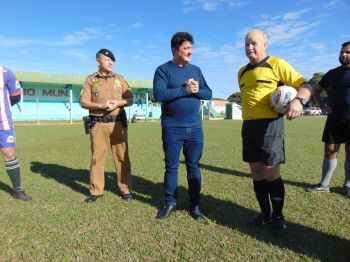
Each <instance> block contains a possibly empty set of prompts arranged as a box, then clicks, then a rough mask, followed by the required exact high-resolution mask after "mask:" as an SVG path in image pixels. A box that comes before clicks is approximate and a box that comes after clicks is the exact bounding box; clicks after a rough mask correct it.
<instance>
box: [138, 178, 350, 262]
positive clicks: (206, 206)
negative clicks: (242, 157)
mask: <svg viewBox="0 0 350 262" xmlns="http://www.w3.org/2000/svg"><path fill="white" fill-rule="evenodd" d="M242 174H244V173H242ZM133 183H134V193H135V194H136V196H137V198H136V200H137V201H142V202H145V203H147V204H150V205H152V206H155V207H157V208H160V207H161V205H162V204H163V203H164V193H163V192H164V189H163V185H162V184H161V183H154V182H152V181H149V180H146V179H144V178H143V177H140V176H135V175H134V176H133ZM178 196H179V197H178V207H179V209H180V210H181V209H187V208H188V196H187V189H185V188H184V187H179V189H178ZM201 203H202V209H203V213H204V214H205V215H206V217H207V218H208V219H210V220H211V221H213V222H215V223H216V224H220V225H223V226H226V227H229V228H232V229H233V230H237V231H239V232H241V233H243V234H246V235H249V236H250V237H252V238H255V239H257V240H259V241H262V242H265V243H270V244H272V245H275V246H278V247H280V248H284V249H289V250H292V251H293V252H296V253H300V254H302V255H306V256H310V257H313V258H315V259H318V260H321V261H348V259H347V258H349V250H350V241H349V240H346V239H342V238H339V237H337V236H334V235H330V234H327V233H324V232H320V231H317V230H315V229H313V228H309V227H306V226H304V225H301V224H299V223H291V222H288V235H287V236H286V237H284V238H275V237H272V236H271V234H270V232H269V230H268V228H255V227H252V226H250V225H249V223H248V222H249V221H251V220H252V219H253V218H254V217H256V216H257V215H258V213H257V212H256V211H254V210H251V209H248V208H245V207H243V206H240V205H239V204H237V203H233V202H231V201H226V200H221V199H218V198H215V197H213V196H211V195H203V194H202V200H201ZM154 215H156V214H154ZM170 219H171V218H170ZM193 223H196V222H193ZM247 252H249V250H247Z"/></svg>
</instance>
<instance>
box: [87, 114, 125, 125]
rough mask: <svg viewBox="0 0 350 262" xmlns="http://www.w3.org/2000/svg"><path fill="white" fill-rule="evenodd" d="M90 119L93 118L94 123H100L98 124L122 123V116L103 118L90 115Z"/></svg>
mask: <svg viewBox="0 0 350 262" xmlns="http://www.w3.org/2000/svg"><path fill="white" fill-rule="evenodd" d="M90 117H91V119H92V121H94V122H98V123H110V122H117V121H121V115H117V116H103V117H99V116H93V115H90Z"/></svg>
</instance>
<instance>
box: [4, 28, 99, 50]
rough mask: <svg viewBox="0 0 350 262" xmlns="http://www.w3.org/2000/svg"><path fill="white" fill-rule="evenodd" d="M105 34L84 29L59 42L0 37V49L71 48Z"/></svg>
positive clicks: (96, 29)
mask: <svg viewBox="0 0 350 262" xmlns="http://www.w3.org/2000/svg"><path fill="white" fill-rule="evenodd" d="M105 36H106V34H105V33H104V32H103V31H102V30H101V29H100V28H84V29H83V30H82V31H76V32H73V33H70V34H67V35H65V36H64V37H63V38H62V39H61V40H56V41H55V40H53V41H48V40H42V39H30V38H28V39H25V38H11V37H6V36H0V47H4V48H14V47H23V46H33V45H37V46H73V45H79V44H82V43H84V42H87V41H90V40H92V39H98V38H101V37H105Z"/></svg>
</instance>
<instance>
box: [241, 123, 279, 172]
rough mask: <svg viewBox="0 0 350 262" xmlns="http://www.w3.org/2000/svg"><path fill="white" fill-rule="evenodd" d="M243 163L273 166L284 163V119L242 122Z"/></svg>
mask: <svg viewBox="0 0 350 262" xmlns="http://www.w3.org/2000/svg"><path fill="white" fill-rule="evenodd" d="M242 139H243V152H242V154H243V161H244V162H248V163H254V162H262V163H263V164H264V165H266V166H275V165H278V164H281V163H284V161H285V154H284V119H283V117H280V118H275V119H258V120H248V121H244V122H243V125H242Z"/></svg>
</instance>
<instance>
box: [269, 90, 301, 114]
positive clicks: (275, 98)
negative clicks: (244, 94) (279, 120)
mask: <svg viewBox="0 0 350 262" xmlns="http://www.w3.org/2000/svg"><path fill="white" fill-rule="evenodd" d="M296 95H297V90H296V89H295V88H293V87H290V86H280V87H278V88H277V89H276V90H275V91H274V92H273V93H272V94H271V98H270V102H271V106H272V107H273V109H274V110H275V111H276V112H277V113H280V114H284V112H286V110H287V107H288V105H289V103H290V102H291V101H292V100H293V99H294V97H296Z"/></svg>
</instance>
